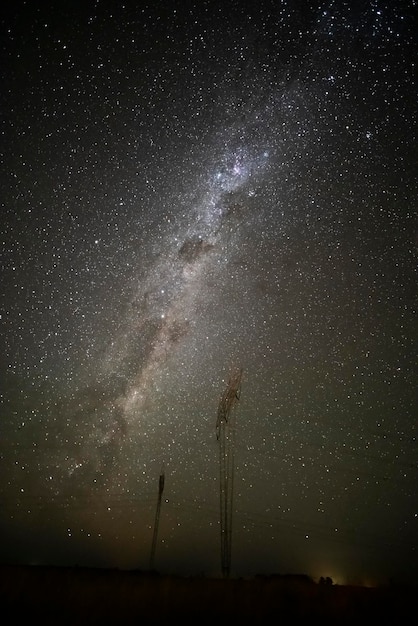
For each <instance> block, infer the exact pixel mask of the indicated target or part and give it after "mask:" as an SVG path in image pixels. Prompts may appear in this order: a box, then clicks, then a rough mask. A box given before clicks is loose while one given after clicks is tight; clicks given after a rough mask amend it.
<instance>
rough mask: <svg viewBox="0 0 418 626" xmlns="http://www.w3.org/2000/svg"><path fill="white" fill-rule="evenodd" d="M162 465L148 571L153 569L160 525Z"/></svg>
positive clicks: (162, 489)
mask: <svg viewBox="0 0 418 626" xmlns="http://www.w3.org/2000/svg"><path fill="white" fill-rule="evenodd" d="M164 480H165V474H164V465H163V466H162V468H161V472H160V479H159V481H158V502H157V510H156V511H155V521H154V533H153V536H152V546H151V556H150V565H149V568H150V571H152V570H153V569H154V558H155V548H156V546H157V537H158V526H159V524H160V510H161V498H162V495H163V491H164Z"/></svg>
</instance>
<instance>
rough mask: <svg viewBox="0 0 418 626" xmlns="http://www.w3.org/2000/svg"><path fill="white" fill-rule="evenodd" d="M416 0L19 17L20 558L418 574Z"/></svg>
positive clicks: (10, 377)
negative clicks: (235, 385) (223, 496)
mask: <svg viewBox="0 0 418 626" xmlns="http://www.w3.org/2000/svg"><path fill="white" fill-rule="evenodd" d="M416 9H417V6H416V1H415V0H355V1H351V0H350V1H348V0H341V1H340V0H338V1H337V0H323V1H318V2H316V1H302V0H276V1H272V0H271V1H268V0H266V1H264V0H260V1H259V2H256V3H250V2H240V1H238V0H233V1H230V2H215V1H212V0H202V1H201V2H170V1H165V2H162V1H161V0H160V1H154V2H149V3H147V2H130V1H127V2H109V1H104V0H103V1H100V0H95V1H90V0H86V1H85V2H69V1H65V0H63V1H62V2H55V3H53V2H40V3H39V2H29V1H28V2H23V1H21V0H18V1H17V2H14V3H11V4H10V3H9V4H7V5H6V6H5V7H3V8H2V9H1V60H0V72H1V85H2V88H1V93H0V101H1V146H0V149H1V165H2V167H1V172H0V180H1V198H0V201H1V224H0V228H1V243H2V246H1V283H0V291H1V332H2V346H3V349H2V351H1V355H0V371H1V376H0V385H1V389H0V390H1V416H0V417H1V419H0V476H1V478H0V505H1V506H0V531H1V542H0V561H1V562H3V563H29V564H59V565H75V564H78V565H88V566H90V565H92V566H97V567H118V568H123V569H134V568H139V569H147V568H148V567H149V563H150V550H151V543H152V537H153V532H154V530H153V529H155V528H156V526H155V515H156V508H157V502H158V490H159V476H160V474H161V473H162V472H164V477H165V482H164V491H163V494H162V500H161V503H160V504H161V509H160V520H159V524H158V526H157V528H158V538H157V543H156V552H155V567H156V569H158V570H159V571H165V572H172V573H179V574H190V575H193V574H202V573H204V574H206V575H218V574H219V572H220V569H221V556H220V510H219V494H220V457H219V442H218V441H217V438H216V431H215V426H216V418H217V412H218V405H219V402H220V398H221V396H222V394H223V393H224V391H225V389H226V387H227V385H228V380H229V377H230V375H231V372H234V371H235V368H242V372H243V373H242V381H241V393H240V398H239V401H238V402H237V403H235V413H234V414H235V418H234V419H235V425H236V428H235V443H234V467H235V470H234V492H233V498H232V501H231V506H232V511H233V525H232V549H231V553H232V565H231V574H232V575H237V576H241V575H245V576H251V575H254V574H269V573H273V572H276V573H305V574H308V575H311V576H313V577H319V576H321V575H322V576H331V577H332V578H333V580H334V582H362V583H363V582H364V583H365V582H368V581H376V580H377V581H386V580H389V579H390V580H397V581H398V580H399V581H401V580H406V581H413V580H415V581H416V580H417V577H418V565H417V562H418V560H417V539H418V502H417V484H418V483H417V481H418V456H417V451H418V450H417V448H418V446H417V436H418V427H417V423H416V419H417V409H418V387H417V374H418V362H417V352H418V326H417V307H418V298H417V295H418V291H417V279H418V272H417V269H418V265H417V260H418V219H417V218H418V212H417V206H418V205H417V200H418V176H417V171H418V170H417V161H418V160H417V152H416V146H417V132H416V131H417V126H416V124H417V108H418V107H417V84H416V78H417V74H416V58H417V51H418V45H417V44H418V41H417V32H418V28H417V20H416V15H417V13H416Z"/></svg>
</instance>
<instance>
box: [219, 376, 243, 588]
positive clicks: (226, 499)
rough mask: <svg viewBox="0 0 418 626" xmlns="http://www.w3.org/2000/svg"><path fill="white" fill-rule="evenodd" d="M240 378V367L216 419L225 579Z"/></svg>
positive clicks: (231, 378)
mask: <svg viewBox="0 0 418 626" xmlns="http://www.w3.org/2000/svg"><path fill="white" fill-rule="evenodd" d="M241 378H242V368H241V369H237V370H235V372H234V373H233V374H232V375H231V377H230V379H229V382H228V386H227V388H226V389H225V391H224V393H223V394H222V396H221V399H220V402H219V405H218V414H217V418H216V438H217V440H218V441H219V478H220V483H219V487H220V488H219V493H220V521H221V564H222V575H223V577H224V578H228V577H229V574H230V571H231V542H232V502H233V492H234V444H235V412H236V407H237V403H238V400H239V398H240V395H241Z"/></svg>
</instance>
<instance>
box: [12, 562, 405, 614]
mask: <svg viewBox="0 0 418 626" xmlns="http://www.w3.org/2000/svg"><path fill="white" fill-rule="evenodd" d="M416 593H417V589H416V588H414V587H411V588H409V587H394V586H390V587H375V588H370V587H369V588H366V587H351V586H339V585H321V584H317V583H315V582H313V581H311V580H310V579H309V578H308V577H305V576H270V577H256V578H254V579H252V580H243V579H229V580H221V579H219V580H218V579H206V578H180V577H173V576H162V575H161V576H159V575H151V574H147V573H143V572H135V571H119V570H102V569H88V568H78V567H75V568H60V567H56V568H54V567H39V566H32V567H31V566H28V567H21V566H2V567H0V601H1V607H2V608H1V613H0V623H1V624H2V625H6V624H7V625H8V624H21V623H34V621H36V620H38V619H39V620H40V623H41V624H43V625H45V624H54V625H57V624H59V625H60V626H63V625H70V624H71V625H74V626H76V625H77V626H80V625H82V624H89V626H92V625H93V624H101V625H105V624H115V625H117V624H138V625H140V624H155V625H157V624H173V623H179V624H182V626H183V625H188V624H194V625H195V624H196V625H199V626H200V625H206V624H211V625H214V624H216V625H217V626H219V624H226V623H229V624H233V623H234V624H235V623H237V624H239V625H240V626H243V625H249V624H251V625H256V624H268V625H269V626H270V625H272V624H309V623H313V621H314V620H315V622H314V623H318V624H321V625H323V626H324V625H326V624H355V623H366V620H373V621H374V620H383V623H391V622H393V623H398V624H402V623H406V620H408V622H409V621H410V620H411V619H413V618H414V616H415V613H416V608H415V595H416Z"/></svg>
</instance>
